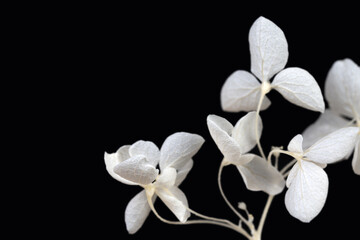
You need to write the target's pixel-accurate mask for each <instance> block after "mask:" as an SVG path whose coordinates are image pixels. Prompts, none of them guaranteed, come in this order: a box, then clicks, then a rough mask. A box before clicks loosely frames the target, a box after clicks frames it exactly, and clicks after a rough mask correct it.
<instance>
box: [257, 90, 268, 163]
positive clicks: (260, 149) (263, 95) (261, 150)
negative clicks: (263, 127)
mask: <svg viewBox="0 0 360 240" xmlns="http://www.w3.org/2000/svg"><path fill="white" fill-rule="evenodd" d="M264 97H265V93H264V92H263V91H261V95H260V99H259V104H258V106H257V109H256V115H255V137H256V145H257V147H258V149H259V152H260V154H261V157H262V158H264V159H266V157H265V154H264V150H263V149H262V147H261V144H260V136H259V129H258V125H259V124H258V123H259V114H260V108H261V105H262V102H263V101H264Z"/></svg>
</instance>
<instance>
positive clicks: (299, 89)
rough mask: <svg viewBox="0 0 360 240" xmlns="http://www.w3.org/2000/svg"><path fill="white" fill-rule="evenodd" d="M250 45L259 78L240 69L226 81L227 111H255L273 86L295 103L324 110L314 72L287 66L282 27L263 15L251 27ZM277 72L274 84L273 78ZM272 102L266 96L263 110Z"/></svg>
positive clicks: (224, 100)
mask: <svg viewBox="0 0 360 240" xmlns="http://www.w3.org/2000/svg"><path fill="white" fill-rule="evenodd" d="M249 44H250V55H251V72H252V73H253V74H254V75H255V76H256V77H255V76H254V75H252V74H251V73H249V72H247V71H242V70H239V71H236V72H234V73H233V74H232V75H231V76H230V77H229V78H228V79H227V80H226V82H225V84H224V86H223V87H222V89H221V106H222V108H223V110H224V111H229V112H239V111H247V112H249V111H254V110H256V109H257V106H258V104H259V99H260V96H261V95H262V94H263V95H265V94H267V93H268V92H269V91H270V90H271V89H275V90H277V91H278V92H279V93H280V94H281V95H282V96H283V97H284V98H286V99H287V100H288V101H290V102H291V103H293V104H296V105H298V106H301V107H304V108H306V109H310V110H313V111H320V112H323V111H324V108H325V104H324V100H323V97H322V94H321V90H320V87H319V86H318V84H317V82H316V81H315V79H314V78H313V77H312V76H311V74H310V73H308V72H307V71H306V70H304V69H301V68H297V67H292V68H286V69H284V67H285V65H286V63H287V60H288V56H289V53H288V44H287V41H286V38H285V35H284V33H283V31H282V30H281V29H280V28H279V27H278V26H276V25H275V24H274V23H273V22H271V21H270V20H268V19H266V18H264V17H259V18H258V19H257V20H256V21H255V22H254V24H253V25H252V27H251V28H250V32H249ZM283 69H284V70H283ZM277 73H278V74H277ZM275 74H277V75H276V76H275V78H274V80H273V82H272V83H270V82H269V80H270V79H271V78H272V77H273V76H274V75H275ZM260 82H261V83H260ZM270 104H271V102H270V100H269V99H268V98H267V97H266V96H264V100H263V103H262V105H261V108H260V109H261V110H264V109H266V108H268V107H269V106H270Z"/></svg>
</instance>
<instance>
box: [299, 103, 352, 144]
mask: <svg viewBox="0 0 360 240" xmlns="http://www.w3.org/2000/svg"><path fill="white" fill-rule="evenodd" d="M348 124H349V121H347V120H345V119H344V118H342V117H340V116H339V115H338V114H336V113H335V112H333V111H331V110H329V109H326V110H325V112H324V113H323V114H321V115H320V117H319V118H318V119H317V120H316V121H315V122H314V123H313V124H311V125H310V126H309V127H307V128H306V129H305V131H304V132H303V134H302V135H303V138H304V143H303V146H304V148H309V147H310V146H311V145H313V144H314V143H315V142H316V141H317V140H319V139H320V138H322V137H325V136H326V135H328V134H329V133H331V132H334V131H336V130H338V129H340V128H343V127H346V126H347V125H348Z"/></svg>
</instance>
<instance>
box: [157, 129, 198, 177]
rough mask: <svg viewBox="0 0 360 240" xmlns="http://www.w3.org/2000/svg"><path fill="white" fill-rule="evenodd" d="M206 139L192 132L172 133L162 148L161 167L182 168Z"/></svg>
mask: <svg viewBox="0 0 360 240" xmlns="http://www.w3.org/2000/svg"><path fill="white" fill-rule="evenodd" d="M204 141H205V140H204V139H203V138H202V137H201V136H199V135H197V134H192V133H186V132H178V133H174V134H172V135H170V136H169V137H168V138H167V139H166V140H165V141H164V143H163V145H162V147H161V150H160V169H161V170H163V169H165V168H166V167H173V168H175V169H180V168H182V167H183V166H184V165H186V164H187V162H188V161H190V159H191V158H192V157H193V156H194V155H195V154H196V153H197V152H198V151H199V149H200V147H201V146H202V144H203V143H204Z"/></svg>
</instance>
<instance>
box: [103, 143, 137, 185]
mask: <svg viewBox="0 0 360 240" xmlns="http://www.w3.org/2000/svg"><path fill="white" fill-rule="evenodd" d="M129 148H130V145H125V146H122V147H120V148H119V149H118V150H117V151H116V152H115V153H110V154H109V153H107V152H105V154H104V159H105V165H106V170H107V171H108V173H109V174H110V176H112V177H113V178H114V179H116V180H118V181H119V182H122V183H124V184H128V185H137V184H136V183H134V182H131V181H128V180H126V179H124V178H122V177H120V176H119V175H117V174H116V173H115V172H114V167H115V166H116V165H117V164H119V163H121V162H122V161H125V160H126V159H128V158H130V155H129Z"/></svg>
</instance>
